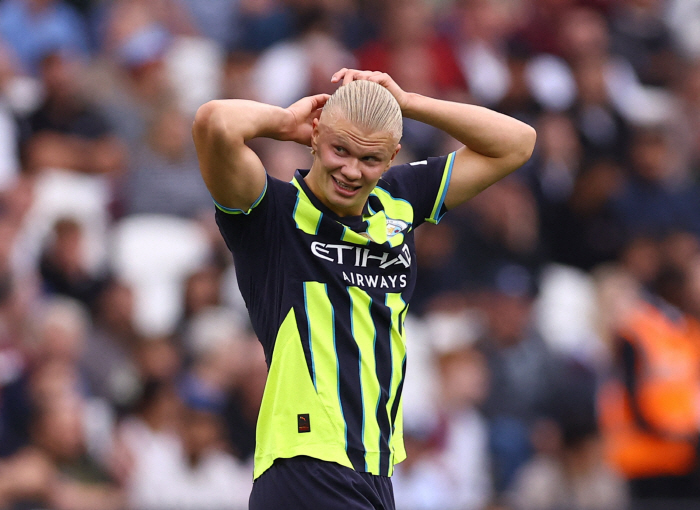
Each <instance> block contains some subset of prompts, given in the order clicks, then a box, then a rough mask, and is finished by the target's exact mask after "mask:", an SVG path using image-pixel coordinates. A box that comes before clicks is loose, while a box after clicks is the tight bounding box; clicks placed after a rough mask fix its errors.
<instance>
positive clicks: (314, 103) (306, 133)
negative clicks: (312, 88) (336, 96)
mask: <svg viewBox="0 0 700 510" xmlns="http://www.w3.org/2000/svg"><path fill="white" fill-rule="evenodd" d="M329 97H331V96H329V95H328V94H317V95H315V96H308V97H304V98H302V99H300V100H299V101H297V102H296V103H294V104H292V105H291V106H289V107H288V108H287V111H289V112H290V113H291V114H292V116H291V117H290V124H289V128H288V129H287V131H288V134H287V137H285V139H286V140H290V141H294V142H297V143H300V144H302V145H311V133H312V131H313V123H314V119H318V118H319V117H320V116H321V112H322V111H323V105H325V104H326V101H328V98H329Z"/></svg>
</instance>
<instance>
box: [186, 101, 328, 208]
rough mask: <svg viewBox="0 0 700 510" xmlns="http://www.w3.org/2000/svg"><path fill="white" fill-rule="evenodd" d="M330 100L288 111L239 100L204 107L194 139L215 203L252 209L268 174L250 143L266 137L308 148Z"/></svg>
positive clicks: (300, 104)
mask: <svg viewBox="0 0 700 510" xmlns="http://www.w3.org/2000/svg"><path fill="white" fill-rule="evenodd" d="M328 97H329V96H328V95H326V94H319V95H317V96H311V97H305V98H303V99H301V100H299V101H297V102H296V103H294V104H293V105H291V106H290V107H289V108H280V107H278V106H272V105H268V104H264V103H257V102H255V101H246V100H241V99H228V100H217V101H210V102H208V103H206V104H204V105H202V106H201V107H200V108H199V110H197V114H196V116H195V119H194V124H193V126H192V137H193V138H194V143H195V146H196V148H197V156H198V157H199V168H200V171H201V173H202V178H203V179H204V183H205V184H206V185H207V188H208V189H209V193H211V195H212V197H213V198H214V200H216V201H217V202H218V203H219V204H220V205H222V206H224V207H227V208H229V209H240V210H243V211H247V210H249V209H250V207H251V206H252V205H253V203H255V201H256V200H257V199H258V198H259V197H260V195H261V194H262V192H263V190H264V189H265V180H266V175H265V169H264V167H263V164H262V162H261V161H260V158H258V156H257V154H255V152H253V150H251V149H250V147H248V145H247V142H248V141H249V140H252V139H253V138H258V137H266V138H273V139H276V140H291V141H295V142H298V143H302V144H305V145H310V143H311V131H312V122H313V119H314V118H317V117H319V116H320V114H321V108H322V107H323V105H324V104H325V103H326V101H327V100H328Z"/></svg>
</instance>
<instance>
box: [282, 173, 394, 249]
mask: <svg viewBox="0 0 700 510" xmlns="http://www.w3.org/2000/svg"><path fill="white" fill-rule="evenodd" d="M308 173H309V170H308V169H307V170H297V171H296V172H295V174H294V183H295V184H296V185H297V188H299V190H300V191H301V192H302V193H303V194H304V195H305V197H306V198H307V199H308V201H309V202H310V203H311V204H312V205H313V207H314V208H316V209H317V210H318V211H320V212H321V215H322V218H323V217H325V218H327V220H330V221H332V222H333V223H335V224H340V225H341V226H342V227H343V232H342V234H341V238H342V239H343V240H345V241H349V242H352V243H354V244H368V243H369V242H370V241H373V242H375V243H377V244H384V243H386V242H387V226H386V214H385V213H384V206H383V205H382V202H381V201H380V200H379V197H377V196H376V195H375V194H374V192H372V193H370V195H369V198H368V199H367V202H365V205H364V208H363V211H362V216H342V217H341V216H338V215H337V214H336V213H335V212H333V211H332V210H331V209H330V208H328V207H327V206H326V205H325V204H323V202H321V200H320V199H319V198H318V197H317V196H316V195H314V194H313V192H312V191H311V189H310V188H309V186H308V184H307V183H306V181H305V180H304V178H305V177H306V175H307V174H308ZM322 218H321V219H320V220H321V225H323V223H324V221H323V219H322ZM319 226H320V225H319Z"/></svg>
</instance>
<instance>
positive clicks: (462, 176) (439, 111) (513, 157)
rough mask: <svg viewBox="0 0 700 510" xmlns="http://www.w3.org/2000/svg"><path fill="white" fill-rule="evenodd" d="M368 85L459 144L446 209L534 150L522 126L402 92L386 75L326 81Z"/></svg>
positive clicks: (343, 74)
mask: <svg viewBox="0 0 700 510" xmlns="http://www.w3.org/2000/svg"><path fill="white" fill-rule="evenodd" d="M357 79H362V80H371V81H376V82H377V83H379V84H381V85H383V86H385V87H386V88H387V89H388V90H389V91H390V92H391V93H392V94H393V95H394V97H395V98H396V100H397V101H398V102H399V105H400V106H401V111H402V113H403V115H404V117H407V118H410V119H414V120H418V121H420V122H424V123H426V124H430V125H431V126H434V127H436V128H438V129H440V130H442V131H444V132H446V133H447V134H449V135H450V136H452V137H453V138H455V139H456V140H457V141H459V142H460V143H462V144H463V145H464V147H462V148H460V149H459V150H458V151H457V154H456V156H455V161H454V165H453V167H452V177H451V179H450V186H449V188H448V190H447V195H446V197H445V205H446V206H447V208H448V209H452V208H453V207H455V206H457V205H459V204H461V203H462V202H465V201H467V200H469V199H470V198H472V197H473V196H475V195H476V194H477V193H479V192H481V191H483V190H484V189H486V188H488V187H489V186H491V185H492V184H493V183H495V182H496V181H498V180H500V179H502V178H503V177H505V176H506V175H508V174H509V173H511V172H513V171H514V170H516V169H517V168H519V167H520V166H522V165H523V164H524V163H525V162H526V161H527V160H528V159H530V156H531V155H532V151H533V149H534V147H535V139H536V133H535V130H534V129H533V128H532V127H530V126H528V125H527V124H525V123H523V122H520V121H519V120H516V119H514V118H512V117H508V116H507V115H503V114H500V113H497V112H494V111H492V110H489V109H487V108H483V107H480V106H475V105H470V104H463V103H455V102H451V101H442V100H439V99H433V98H430V97H426V96H421V95H420V94H414V93H409V92H406V91H404V90H402V89H401V88H400V87H399V86H398V85H397V84H396V82H394V80H393V79H392V78H391V77H390V76H389V75H388V74H386V73H379V72H368V71H356V70H352V69H342V70H340V71H338V72H337V73H336V74H335V75H333V78H332V80H331V81H333V82H339V81H340V80H343V83H348V82H350V81H353V80H357Z"/></svg>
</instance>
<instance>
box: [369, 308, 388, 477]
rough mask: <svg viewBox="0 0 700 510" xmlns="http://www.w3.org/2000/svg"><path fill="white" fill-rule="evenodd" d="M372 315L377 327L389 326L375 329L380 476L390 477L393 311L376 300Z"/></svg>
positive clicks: (371, 309) (371, 311)
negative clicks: (388, 405) (389, 405)
mask: <svg viewBox="0 0 700 510" xmlns="http://www.w3.org/2000/svg"><path fill="white" fill-rule="evenodd" d="M370 315H371V317H372V322H373V323H374V324H375V325H376V324H386V325H388V328H376V329H375V342H374V361H375V364H376V371H377V380H378V381H379V387H380V393H379V399H378V401H377V410H376V416H377V424H378V425H379V434H380V436H379V452H380V453H379V474H380V475H384V476H389V461H390V457H391V450H390V449H389V439H390V437H391V423H390V422H389V414H388V413H389V411H388V410H387V408H386V404H387V402H388V401H389V394H390V393H391V371H392V367H391V309H390V308H389V307H388V306H386V304H384V303H379V302H377V301H376V300H374V301H372V306H370Z"/></svg>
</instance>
